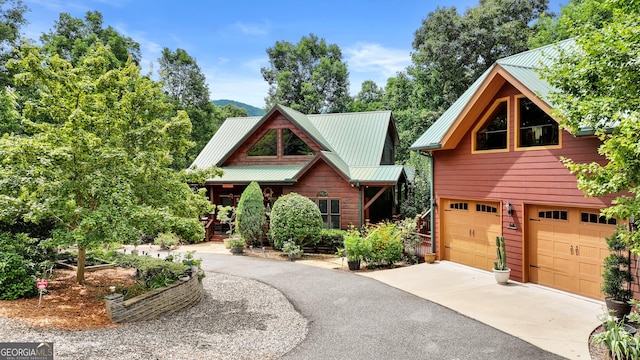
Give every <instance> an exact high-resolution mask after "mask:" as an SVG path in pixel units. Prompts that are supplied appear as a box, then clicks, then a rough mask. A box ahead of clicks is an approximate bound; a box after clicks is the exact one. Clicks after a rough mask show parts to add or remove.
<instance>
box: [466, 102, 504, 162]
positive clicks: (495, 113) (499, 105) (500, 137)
mask: <svg viewBox="0 0 640 360" xmlns="http://www.w3.org/2000/svg"><path fill="white" fill-rule="evenodd" d="M508 113H509V101H508V100H507V99H500V100H497V101H496V102H495V103H494V104H493V105H492V106H491V108H489V111H487V112H486V114H487V115H485V116H484V117H483V118H482V120H481V121H480V122H479V125H478V126H477V127H476V129H475V130H474V131H473V140H474V141H473V149H474V150H475V151H485V150H498V151H499V150H506V149H508V134H509V118H508Z"/></svg>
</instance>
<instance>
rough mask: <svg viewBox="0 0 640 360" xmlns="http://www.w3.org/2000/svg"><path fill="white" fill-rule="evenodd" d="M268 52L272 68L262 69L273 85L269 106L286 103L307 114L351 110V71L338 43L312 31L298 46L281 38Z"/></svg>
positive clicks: (263, 74) (266, 78) (264, 75)
mask: <svg viewBox="0 0 640 360" xmlns="http://www.w3.org/2000/svg"><path fill="white" fill-rule="evenodd" d="M267 54H268V55H269V67H265V68H262V69H261V72H262V77H263V78H264V79H265V81H267V82H268V83H269V86H270V87H269V96H268V97H267V98H266V99H265V100H266V102H267V108H271V107H272V106H273V105H275V104H282V105H285V106H289V107H291V108H292V109H295V110H298V111H300V112H302V113H305V114H318V113H332V112H344V111H347V109H348V106H349V102H350V101H351V98H350V97H349V73H348V71H347V65H346V64H345V63H344V62H343V61H342V52H341V51H340V48H339V47H338V45H335V44H330V45H327V43H326V42H325V40H324V39H320V38H318V37H317V36H315V35H313V34H310V35H309V36H308V37H307V36H303V37H302V39H301V40H300V42H299V43H298V44H295V45H294V44H292V43H290V42H287V41H277V42H276V44H275V46H274V47H271V48H268V49H267Z"/></svg>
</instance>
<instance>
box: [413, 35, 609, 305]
mask: <svg viewBox="0 0 640 360" xmlns="http://www.w3.org/2000/svg"><path fill="white" fill-rule="evenodd" d="M574 46H575V43H574V41H573V40H565V41H562V42H559V43H558V44H554V45H550V46H545V47H541V48H538V49H534V50H530V51H526V52H523V53H519V54H515V55H513V56H509V57H506V58H503V59H500V60H498V61H497V62H496V63H495V64H493V65H492V66H491V67H490V68H489V69H488V70H487V71H486V72H485V73H484V74H483V75H482V76H481V77H480V78H479V79H478V80H477V81H475V83H473V85H472V86H471V87H470V88H469V89H468V90H467V91H466V92H465V93H463V94H462V96H460V98H459V99H458V100H457V101H456V102H455V103H454V104H453V105H451V107H450V108H449V109H447V110H446V111H445V112H444V113H443V114H442V116H441V117H440V118H439V119H438V120H437V121H436V122H435V123H434V124H433V126H431V127H430V128H429V129H428V130H427V131H426V132H425V133H424V134H423V135H422V136H421V137H420V138H418V139H417V140H416V141H415V142H414V143H413V145H412V146H411V147H410V149H411V150H414V151H419V152H421V153H423V154H425V155H427V156H430V157H431V160H432V166H433V168H432V170H433V171H432V176H433V179H432V186H433V189H432V190H433V197H432V216H433V226H432V239H433V240H434V247H435V252H436V253H437V256H438V257H439V258H440V259H445V260H450V261H453V262H458V263H461V264H465V265H468V266H472V267H476V268H479V269H482V270H487V271H491V269H492V268H493V262H494V260H495V257H496V255H495V254H496V245H495V242H496V237H497V236H503V237H504V239H505V243H506V252H507V261H508V262H507V265H508V267H509V268H510V269H511V279H512V280H516V281H520V282H531V283H536V284H540V285H544V286H548V287H552V288H556V289H560V290H563V291H567V292H571V293H574V294H579V295H583V296H587V297H591V298H596V299H602V298H603V295H602V294H601V292H600V288H601V283H602V278H601V275H600V273H601V269H602V263H603V259H604V257H605V256H606V255H607V254H608V250H607V246H606V242H605V238H606V237H608V236H609V235H611V233H612V232H613V230H614V228H615V227H616V225H618V223H619V222H621V221H620V220H618V219H606V218H604V217H602V216H600V210H601V209H602V208H605V207H608V206H609V205H610V204H611V201H612V200H613V197H603V198H587V197H585V196H584V194H583V192H582V191H581V190H580V189H578V187H577V182H576V178H575V176H574V175H573V174H571V173H570V172H569V170H568V169H567V168H565V166H564V165H563V164H562V162H561V159H562V158H564V157H567V158H571V159H573V160H574V161H576V162H580V163H591V162H598V163H601V164H602V163H604V162H605V159H604V158H603V157H601V156H600V155H599V154H598V147H599V146H600V141H599V140H598V139H597V138H596V137H594V136H593V133H592V132H589V131H581V132H580V133H576V134H573V133H569V132H567V131H566V130H563V129H562V128H561V127H560V126H558V119H556V118H555V117H554V114H553V111H552V110H553V107H554V104H553V103H551V101H550V100H549V94H550V92H551V91H553V89H552V88H551V86H550V85H549V84H548V83H547V82H546V81H544V80H542V79H541V78H540V75H539V73H538V70H539V69H540V68H541V67H542V66H544V65H545V64H549V63H550V62H551V61H553V59H554V58H556V57H557V55H558V54H559V52H560V51H573V47H574Z"/></svg>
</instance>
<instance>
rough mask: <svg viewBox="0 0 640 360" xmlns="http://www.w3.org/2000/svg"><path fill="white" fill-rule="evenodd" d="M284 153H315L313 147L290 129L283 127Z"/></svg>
mask: <svg viewBox="0 0 640 360" xmlns="http://www.w3.org/2000/svg"><path fill="white" fill-rule="evenodd" d="M282 153H283V154H284V156H295V155H313V149H311V147H310V146H309V145H307V144H306V143H305V142H304V141H302V139H300V138H299V137H298V135H296V134H295V133H294V132H293V131H291V130H290V129H282Z"/></svg>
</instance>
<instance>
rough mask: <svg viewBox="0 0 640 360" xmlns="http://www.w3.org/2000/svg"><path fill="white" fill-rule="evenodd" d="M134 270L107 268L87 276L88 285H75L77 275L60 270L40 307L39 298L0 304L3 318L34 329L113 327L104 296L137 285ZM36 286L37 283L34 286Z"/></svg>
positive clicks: (86, 283)
mask: <svg viewBox="0 0 640 360" xmlns="http://www.w3.org/2000/svg"><path fill="white" fill-rule="evenodd" d="M135 274H136V270H135V269H122V268H115V269H106V270H98V271H94V272H87V273H85V284H84V285H79V284H77V283H76V272H75V271H72V270H64V269H58V270H55V271H54V273H53V277H52V279H50V280H49V286H48V287H47V291H46V293H44V295H43V296H42V302H41V304H40V306H38V297H34V298H31V299H20V300H14V301H0V316H3V317H7V318H12V319H17V320H20V321H23V322H24V323H26V324H27V325H29V326H31V327H36V328H37V327H47V328H50V327H53V328H59V329H65V330H86V329H93V328H101V327H113V326H116V325H115V324H113V323H112V322H111V321H110V320H109V318H108V317H107V312H106V308H105V305H104V300H103V298H104V296H105V295H106V294H107V293H108V292H109V286H112V285H113V286H117V285H119V286H123V287H128V286H131V285H133V284H134V283H135ZM34 286H35V284H34Z"/></svg>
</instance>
